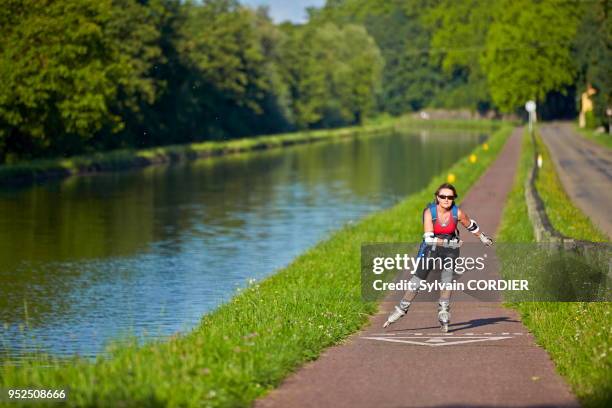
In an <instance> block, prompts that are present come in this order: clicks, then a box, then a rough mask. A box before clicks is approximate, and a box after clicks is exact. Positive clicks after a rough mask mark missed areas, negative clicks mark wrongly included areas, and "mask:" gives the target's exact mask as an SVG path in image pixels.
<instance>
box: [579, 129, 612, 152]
mask: <svg viewBox="0 0 612 408" xmlns="http://www.w3.org/2000/svg"><path fill="white" fill-rule="evenodd" d="M575 128H576V132H578V133H579V134H580V135H582V136H583V137H586V138H587V139H590V140H592V141H594V142H595V143H597V144H600V145H601V146H603V147H607V148H608V149H612V135H611V134H609V133H597V132H595V131H594V130H591V129H582V128H579V127H578V126H576V127H575Z"/></svg>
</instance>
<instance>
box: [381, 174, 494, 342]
mask: <svg viewBox="0 0 612 408" xmlns="http://www.w3.org/2000/svg"><path fill="white" fill-rule="evenodd" d="M456 199H457V190H456V189H455V187H454V186H453V185H452V184H449V183H444V184H442V185H441V186H440V187H438V189H437V190H436V192H435V194H434V202H433V203H431V204H430V205H429V206H428V207H427V208H425V210H424V211H423V229H424V231H425V233H424V234H423V243H422V244H421V248H420V249H419V255H418V256H419V257H424V258H425V259H424V261H425V262H420V263H419V267H418V268H417V270H416V271H415V274H414V275H413V277H412V279H411V280H410V285H409V287H410V288H411V289H409V290H407V291H406V294H405V295H404V297H403V299H402V300H401V301H400V303H399V306H395V310H394V311H393V313H391V315H389V317H388V318H387V321H386V322H385V324H384V326H383V327H387V326H389V325H390V324H391V323H395V322H396V321H398V320H399V319H400V318H401V317H402V316H404V315H405V314H406V312H407V311H408V308H409V307H410V303H411V302H412V301H413V299H414V297H415V296H416V295H417V293H418V287H419V284H420V282H421V281H422V280H426V279H427V275H428V274H429V272H430V271H431V269H433V264H435V262H427V259H432V258H442V259H445V258H452V259H453V264H454V260H455V259H456V258H457V257H458V256H459V247H460V246H461V244H462V241H461V240H460V239H459V232H458V230H457V228H458V224H459V223H461V224H462V225H463V226H464V227H465V228H466V229H467V230H468V231H470V232H471V233H472V234H474V235H476V236H477V237H478V238H479V239H480V241H481V242H482V243H483V244H484V245H486V246H491V245H492V244H493V240H492V239H491V238H489V237H488V236H486V235H485V234H484V233H482V232H480V228H479V227H478V224H477V223H476V221H474V220H473V219H471V218H470V217H469V216H468V215H467V214H466V213H465V211H463V210H461V209H460V208H459V207H457V206H456V205H455V200H456ZM453 273H454V270H453V269H444V270H443V271H442V275H441V279H440V280H441V282H442V284H450V283H451V282H452V281H453ZM412 288H414V290H412ZM450 296H451V291H450V290H441V291H440V300H439V302H438V321H439V322H440V326H441V328H442V331H443V332H447V331H448V324H449V321H450V311H449V310H450Z"/></svg>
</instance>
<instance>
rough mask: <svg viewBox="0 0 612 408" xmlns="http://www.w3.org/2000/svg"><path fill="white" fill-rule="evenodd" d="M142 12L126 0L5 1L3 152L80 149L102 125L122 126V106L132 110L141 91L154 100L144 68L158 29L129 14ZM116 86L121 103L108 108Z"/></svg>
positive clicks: (0, 108) (0, 106) (0, 55)
mask: <svg viewBox="0 0 612 408" xmlns="http://www.w3.org/2000/svg"><path fill="white" fill-rule="evenodd" d="M119 9H121V10H119ZM143 11H144V8H143V7H142V6H140V5H138V4H136V3H134V2H128V1H127V0H125V1H124V0H117V1H116V2H113V1H111V0H101V1H93V0H82V1H81V0H61V1H44V0H41V1H38V0H8V1H6V2H4V4H3V7H2V12H0V25H1V26H2V36H1V37H0V50H1V51H0V76H1V77H2V79H3V80H2V81H1V83H0V140H2V141H3V142H2V147H3V149H4V150H3V155H4V154H6V153H7V152H13V153H15V154H17V155H20V156H22V157H32V156H35V155H38V154H41V152H43V151H46V152H50V153H55V154H62V153H73V152H77V151H79V150H80V149H81V148H82V146H84V145H85V143H86V142H87V141H88V140H89V139H91V137H92V135H93V134H95V133H96V132H98V131H100V130H101V129H103V128H108V129H110V131H111V132H117V131H119V130H120V129H121V128H122V127H123V126H124V121H123V120H122V117H121V113H120V112H119V110H121V109H134V108H135V107H136V104H137V103H136V100H137V99H139V98H144V99H148V100H151V98H152V97H153V95H154V93H155V89H154V88H155V85H154V83H152V82H151V81H150V80H148V79H147V78H146V77H145V75H146V71H148V69H149V65H150V63H151V61H152V60H153V59H155V58H156V57H157V55H158V53H157V51H156V49H155V47H154V46H149V42H153V41H155V39H156V38H157V35H158V34H157V33H156V32H155V30H150V29H148V28H147V27H146V21H144V20H143V19H138V18H135V19H134V18H130V17H135V16H137V15H139V14H140V13H142V12H143ZM120 12H121V13H124V16H125V17H124V18H123V19H121V18H119V16H120ZM121 23H124V24H128V23H129V24H130V29H129V30H127V29H125V28H122V27H121ZM133 33H137V34H133ZM119 92H121V95H122V98H123V108H121V107H119V108H118V109H113V106H115V107H118V106H119V105H118V104H117V103H116V102H117V97H118V94H119Z"/></svg>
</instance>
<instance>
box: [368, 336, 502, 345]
mask: <svg viewBox="0 0 612 408" xmlns="http://www.w3.org/2000/svg"><path fill="white" fill-rule="evenodd" d="M363 338H364V339H368V340H378V341H388V342H392V343H404V344H415V345H417V346H431V347H437V346H452V345H454V344H466V343H476V342H482V341H496V340H505V339H511V338H512V337H470V338H469V339H467V338H465V339H461V338H460V337H454V338H440V337H410V336H401V337H400V336H396V337H395V338H390V337H363ZM424 339H429V340H426V341H423V340H424Z"/></svg>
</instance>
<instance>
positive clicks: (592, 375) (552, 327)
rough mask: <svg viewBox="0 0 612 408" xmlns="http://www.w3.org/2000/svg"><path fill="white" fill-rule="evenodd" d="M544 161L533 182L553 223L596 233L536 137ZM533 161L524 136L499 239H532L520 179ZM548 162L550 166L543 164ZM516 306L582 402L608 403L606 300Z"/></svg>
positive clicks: (611, 344)
mask: <svg viewBox="0 0 612 408" xmlns="http://www.w3.org/2000/svg"><path fill="white" fill-rule="evenodd" d="M540 151H541V152H543V155H544V166H543V167H542V169H541V172H540V178H539V180H538V183H537V188H538V192H539V193H540V195H541V196H542V199H543V200H544V202H545V204H546V205H547V208H546V212H547V215H548V216H549V218H550V219H551V222H552V223H553V225H554V226H555V227H556V228H558V229H559V230H561V231H562V232H563V233H564V234H566V235H568V236H571V237H574V238H584V237H599V238H601V235H600V233H599V232H598V231H597V230H596V229H594V227H593V225H592V223H590V221H589V220H588V219H586V217H585V216H584V214H582V213H581V212H580V211H579V210H578V209H577V208H576V207H575V206H574V205H573V204H572V203H571V201H570V200H569V198H568V197H567V195H566V194H565V192H564V191H563V189H562V188H561V187H560V183H559V180H558V178H557V175H556V172H555V169H554V168H553V166H552V165H551V164H552V162H551V161H550V159H549V156H548V152H547V151H545V146H544V145H542V144H541V142H540ZM532 163H533V146H532V144H531V139H530V138H529V137H528V136H527V135H525V137H524V140H523V150H522V153H521V161H520V164H519V169H518V172H517V175H516V179H515V184H514V187H513V190H512V191H511V193H510V199H509V200H508V205H507V206H506V208H505V209H504V212H503V217H502V224H501V226H500V230H499V237H498V239H499V240H500V241H503V242H534V236H533V231H532V226H531V223H530V221H529V216H528V213H527V206H526V204H525V199H524V197H525V192H524V181H525V178H526V177H527V172H528V171H529V170H530V167H531V165H532ZM547 164H548V165H547ZM509 306H511V307H513V308H515V309H517V310H518V311H519V312H520V314H521V316H522V320H523V323H524V324H525V325H526V326H527V327H528V328H529V330H530V331H531V332H532V333H533V334H534V335H535V337H536V340H537V342H538V344H540V345H541V346H542V347H544V348H545V349H546V350H547V351H548V353H549V354H550V356H551V358H552V359H553V361H554V362H555V365H556V368H557V370H558V371H559V373H560V374H561V375H563V377H565V379H566V380H567V382H568V383H569V384H570V386H571V387H572V390H573V392H574V393H575V394H576V395H577V396H578V398H579V399H580V401H581V403H582V404H583V405H584V406H585V407H607V406H609V404H610V401H612V326H610V321H611V314H610V312H611V310H612V308H611V307H610V303H580V302H566V303H561V302H524V303H513V304H510V305H509Z"/></svg>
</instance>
